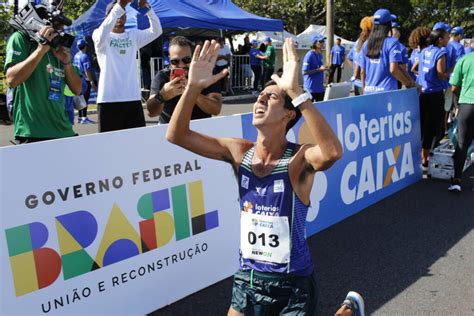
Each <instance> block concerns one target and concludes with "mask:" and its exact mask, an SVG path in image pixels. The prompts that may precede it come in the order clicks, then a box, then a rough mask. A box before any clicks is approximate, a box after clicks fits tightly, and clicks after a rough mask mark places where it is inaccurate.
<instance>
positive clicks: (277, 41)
mask: <svg viewBox="0 0 474 316" xmlns="http://www.w3.org/2000/svg"><path fill="white" fill-rule="evenodd" d="M245 36H246V35H245V34H239V35H237V36H234V47H237V46H238V45H239V44H240V45H243V44H244V37H245ZM248 36H249V38H250V40H254V39H256V40H257V41H258V42H259V43H263V40H264V39H265V38H266V37H270V38H271V39H272V45H273V47H275V48H276V49H281V48H282V47H283V39H284V38H288V37H291V38H293V39H294V40H295V42H296V43H297V42H298V39H297V36H296V35H295V34H292V33H290V32H287V31H283V32H271V31H259V32H256V33H254V34H250V35H248Z"/></svg>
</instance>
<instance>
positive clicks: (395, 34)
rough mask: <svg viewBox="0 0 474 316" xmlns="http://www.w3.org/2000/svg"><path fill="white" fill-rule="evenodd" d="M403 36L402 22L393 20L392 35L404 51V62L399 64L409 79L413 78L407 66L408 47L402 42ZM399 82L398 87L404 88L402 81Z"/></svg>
mask: <svg viewBox="0 0 474 316" xmlns="http://www.w3.org/2000/svg"><path fill="white" fill-rule="evenodd" d="M401 36H402V34H401V33H400V24H398V23H397V22H394V21H392V37H393V38H394V39H396V40H398V44H399V45H400V49H401V52H402V62H401V63H400V64H399V65H400V69H401V70H402V72H403V74H404V75H405V76H406V77H409V78H408V80H413V79H412V78H411V77H410V75H409V74H408V70H407V67H408V59H409V58H408V49H407V48H406V46H405V45H403V44H402V42H400V37H401ZM397 83H398V89H401V88H402V83H401V82H400V81H398V82H397Z"/></svg>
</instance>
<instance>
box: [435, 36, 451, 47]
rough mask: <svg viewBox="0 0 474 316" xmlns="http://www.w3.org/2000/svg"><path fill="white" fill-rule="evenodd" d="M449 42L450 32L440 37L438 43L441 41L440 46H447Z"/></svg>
mask: <svg viewBox="0 0 474 316" xmlns="http://www.w3.org/2000/svg"><path fill="white" fill-rule="evenodd" d="M448 42H449V34H448V33H446V34H444V36H443V37H440V38H439V39H438V43H439V46H440V47H446V46H448Z"/></svg>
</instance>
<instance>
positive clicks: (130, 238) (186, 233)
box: [5, 181, 219, 296]
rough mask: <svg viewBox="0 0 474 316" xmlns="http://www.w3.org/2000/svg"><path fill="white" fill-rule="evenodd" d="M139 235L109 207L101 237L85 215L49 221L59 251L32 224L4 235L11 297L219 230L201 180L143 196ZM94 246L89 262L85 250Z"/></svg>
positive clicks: (38, 226)
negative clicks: (96, 246)
mask: <svg viewBox="0 0 474 316" xmlns="http://www.w3.org/2000/svg"><path fill="white" fill-rule="evenodd" d="M137 211H138V214H139V216H140V217H141V218H142V219H143V220H142V221H140V222H139V231H136V230H135V228H134V227H133V225H132V224H131V223H130V222H129V220H128V219H127V218H126V216H125V214H124V213H123V212H122V211H121V209H120V207H119V206H118V205H116V204H114V205H113V207H112V210H111V212H110V214H109V217H108V220H107V223H106V225H105V229H104V232H103V235H102V237H101V238H100V239H98V236H97V235H98V231H99V229H98V228H99V226H98V222H97V220H96V218H95V217H94V215H93V214H91V213H90V212H88V211H85V210H80V211H75V212H72V213H68V214H64V215H60V216H57V217H55V218H54V220H55V225H56V233H57V237H58V245H59V249H52V248H49V247H47V242H48V236H49V234H50V233H51V232H49V231H48V228H47V227H46V225H44V224H43V223H40V222H33V223H29V224H25V225H21V226H17V227H12V228H9V229H6V230H5V233H6V240H7V247H8V254H9V257H10V265H11V270H12V275H13V281H14V286H15V293H16V296H21V295H24V294H27V293H31V292H34V291H36V290H39V289H42V288H45V287H47V286H50V285H51V284H53V283H54V282H55V281H56V280H57V279H58V277H59V275H60V273H61V270H62V274H63V278H64V280H68V279H71V278H74V277H77V276H79V275H83V274H85V273H88V272H91V271H94V270H97V269H100V268H102V267H105V266H109V265H112V264H114V263H117V262H120V261H122V260H126V259H128V258H131V257H134V256H137V255H140V254H142V253H145V252H147V251H150V250H153V249H157V248H160V247H162V246H164V245H166V244H168V243H169V242H170V241H171V240H172V239H173V237H175V240H176V241H179V240H183V239H186V238H188V237H191V236H193V235H197V234H199V233H202V232H204V231H208V230H211V229H214V228H216V227H218V226H219V219H218V211H217V210H214V211H211V212H206V211H205V208H204V195H203V187H202V181H196V182H191V183H188V184H183V185H178V186H174V187H171V188H168V189H163V190H159V191H155V192H151V193H148V194H145V195H143V196H142V197H141V198H140V199H139V201H138V204H137ZM97 242H99V247H98V250H97V253H96V254H95V256H94V257H93V256H92V254H91V253H89V252H88V251H87V247H89V246H91V245H92V244H93V243H97Z"/></svg>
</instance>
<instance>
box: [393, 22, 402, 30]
mask: <svg viewBox="0 0 474 316" xmlns="http://www.w3.org/2000/svg"><path fill="white" fill-rule="evenodd" d="M392 27H393V28H396V29H400V24H398V23H397V22H392Z"/></svg>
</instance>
